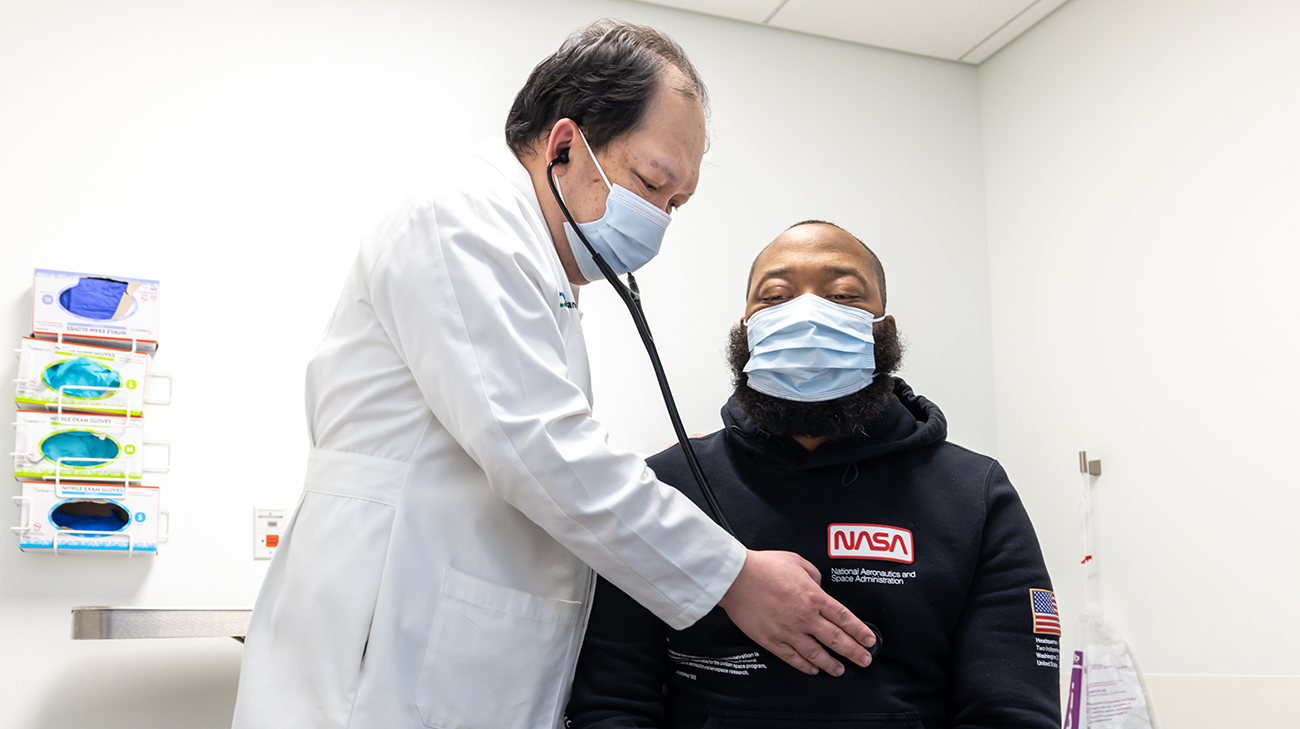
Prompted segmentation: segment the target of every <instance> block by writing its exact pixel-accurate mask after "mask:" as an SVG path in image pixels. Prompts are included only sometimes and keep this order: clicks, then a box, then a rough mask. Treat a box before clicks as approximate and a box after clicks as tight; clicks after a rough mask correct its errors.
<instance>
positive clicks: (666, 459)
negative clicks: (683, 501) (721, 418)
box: [646, 430, 726, 496]
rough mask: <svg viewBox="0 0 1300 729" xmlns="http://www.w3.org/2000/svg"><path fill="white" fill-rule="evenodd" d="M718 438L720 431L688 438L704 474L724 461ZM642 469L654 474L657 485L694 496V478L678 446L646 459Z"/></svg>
mask: <svg viewBox="0 0 1300 729" xmlns="http://www.w3.org/2000/svg"><path fill="white" fill-rule="evenodd" d="M722 436H723V433H722V431H721V430H717V431H714V432H712V433H709V434H707V435H693V436H691V449H692V450H694V451H695V457H696V458H698V459H699V461H700V466H701V467H702V468H703V469H704V470H705V472H706V474H707V472H708V471H709V470H711V468H716V467H717V466H716V463H717V461H718V459H721V458H726V453H725V446H724V441H725V439H724V438H723V437H722ZM646 465H647V466H649V467H650V470H652V471H654V472H655V476H656V477H657V478H658V479H659V480H660V481H663V482H664V483H666V484H668V485H669V486H672V487H674V488H676V489H677V490H678V491H682V492H683V493H685V494H687V495H688V496H694V495H695V492H696V491H697V490H698V487H697V486H696V484H695V476H694V475H692V474H691V468H690V465H689V464H687V462H686V454H685V453H684V452H683V451H682V446H681V444H680V443H674V444H672V445H670V446H668V447H667V448H665V449H663V450H662V451H659V452H658V453H656V454H654V455H653V456H650V457H649V458H647V459H646Z"/></svg>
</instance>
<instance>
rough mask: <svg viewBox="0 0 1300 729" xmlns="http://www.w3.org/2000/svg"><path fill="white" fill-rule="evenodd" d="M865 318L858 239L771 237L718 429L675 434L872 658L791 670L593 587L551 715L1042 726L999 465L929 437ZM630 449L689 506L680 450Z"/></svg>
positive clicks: (695, 491) (934, 422) (1040, 600)
mask: <svg viewBox="0 0 1300 729" xmlns="http://www.w3.org/2000/svg"><path fill="white" fill-rule="evenodd" d="M884 311H885V272H884V269H883V267H882V266H881V265H880V261H879V259H878V258H876V256H875V254H874V253H872V252H871V251H870V250H869V249H868V248H867V247H866V246H865V245H863V244H862V242H861V241H859V240H858V239H857V238H855V237H853V236H852V235H850V234H849V233H848V232H846V231H844V230H842V229H840V228H838V227H836V226H834V225H831V224H829V223H823V222H819V221H808V222H804V223H799V224H796V225H794V226H793V227H791V228H790V229H788V230H786V231H785V232H784V233H782V234H781V235H780V236H778V237H777V238H776V240H774V241H773V242H772V243H771V244H770V245H768V246H767V248H766V249H764V250H763V252H762V253H760V254H759V256H758V259H757V260H755V261H754V265H753V268H752V269H751V271H750V278H749V287H748V300H747V302H746V308H745V319H744V320H743V321H742V322H741V323H740V324H737V325H736V326H735V327H734V328H733V330H732V332H731V339H730V347H729V356H730V361H731V367H732V371H733V373H734V378H735V392H734V394H733V395H732V397H731V399H730V400H729V401H728V402H727V404H726V405H725V406H724V407H723V409H722V419H723V422H724V424H725V426H726V427H725V428H724V429H723V430H720V431H718V432H716V433H712V434H710V435H707V436H703V437H701V438H698V439H696V440H695V441H694V446H695V450H696V452H697V453H698V454H699V457H700V460H701V462H702V464H703V467H704V470H705V473H706V475H707V476H708V479H709V483H710V484H711V485H712V487H713V489H714V491H715V492H716V494H717V498H718V501H719V502H720V505H721V507H722V510H723V512H725V514H726V516H727V517H728V519H729V520H730V522H731V524H732V526H733V527H735V529H736V531H737V536H738V537H739V538H740V541H742V542H743V543H744V544H745V545H746V546H747V547H749V548H750V549H782V550H789V551H792V552H796V553H798V554H800V555H802V556H803V557H804V558H805V559H807V560H809V561H810V562H812V564H813V565H815V566H816V568H817V569H818V570H819V571H820V572H821V580H822V585H823V587H825V589H826V591H827V592H828V593H829V594H830V595H831V597H834V598H835V599H836V600H839V601H840V602H841V603H843V604H844V605H845V606H846V607H847V608H848V609H850V610H852V611H853V612H854V614H856V615H860V616H862V617H863V618H864V619H866V620H869V621H871V622H872V623H873V624H874V625H875V626H876V627H878V628H879V630H878V634H879V635H880V638H881V643H880V650H879V652H878V653H877V654H876V656H875V658H874V660H873V661H872V663H871V665H869V666H868V667H866V668H859V667H857V666H855V665H852V664H847V665H845V672H844V674H843V675H842V676H839V677H832V676H829V675H825V674H821V675H812V676H810V675H805V674H803V673H800V672H799V671H797V670H795V669H793V668H791V667H789V666H788V665H786V664H785V663H784V662H782V661H781V660H779V659H776V658H775V657H774V656H773V655H771V654H769V653H768V652H766V651H765V650H764V649H762V648H760V647H758V646H757V645H756V644H754V643H753V642H751V641H750V640H749V639H748V638H746V637H745V635H744V634H743V633H741V632H740V630H738V629H737V628H736V627H735V626H734V625H732V624H731V622H730V621H729V620H728V619H727V615H726V613H725V612H723V611H722V610H719V609H714V610H713V612H711V613H709V614H708V615H707V616H705V617H704V618H702V619H701V620H700V621H699V622H697V623H696V624H695V625H693V626H691V627H690V628H687V629H686V630H681V631H678V630H672V629H670V628H668V627H667V626H666V625H665V624H664V623H662V622H661V621H660V620H659V619H658V618H656V617H655V616H654V615H652V614H651V613H650V612H649V611H647V610H645V609H644V608H642V607H641V606H640V605H638V604H637V603H636V602H635V601H633V600H632V599H631V598H629V597H627V596H625V595H624V594H622V593H621V592H620V591H619V590H618V588H616V587H614V586H612V585H610V584H609V583H607V582H605V581H604V580H601V581H600V583H599V585H598V587H597V588H596V598H595V602H594V605H593V608H592V614H591V620H590V624H589V627H588V629H587V636H586V640H585V642H584V644H583V648H582V654H581V658H580V659H579V661H578V669H577V676H576V678H575V681H574V684H573V694H572V698H571V700H570V702H569V705H568V711H567V715H568V720H569V722H570V724H569V725H570V726H571V727H573V728H574V729H587V728H589V727H599V728H600V729H612V728H613V727H664V728H672V729H696V728H697V727H704V726H707V727H709V729H715V728H719V727H721V728H724V729H778V728H780V729H786V728H789V727H817V728H818V729H849V728H850V727H852V728H854V729H859V728H861V729H867V728H870V729H895V728H897V729H904V728H907V729H919V728H921V727H924V729H947V728H949V727H954V728H955V727H962V728H963V729H976V728H987V729H992V728H993V727H998V728H999V729H1010V728H1012V727H1014V728H1015V729H1056V728H1057V727H1060V725H1061V723H1060V721H1061V720H1060V698H1059V696H1060V693H1059V692H1060V688H1059V683H1058V681H1059V671H1058V657H1059V636H1060V622H1059V617H1058V615H1057V611H1056V602H1055V598H1054V597H1053V595H1052V592H1051V589H1052V587H1051V581H1050V580H1049V578H1048V575H1047V568H1046V567H1045V566H1044V564H1043V557H1042V553H1041V551H1040V550H1039V546H1038V540H1037V538H1036V537H1035V536H1034V530H1033V526H1032V525H1031V524H1030V522H1029V517H1028V516H1027V515H1026V513H1025V510H1024V508H1023V507H1022V506H1021V504H1020V499H1019V498H1018V497H1017V496H1016V492H1015V490H1014V489H1013V488H1012V487H1011V483H1010V481H1008V480H1007V475H1006V473H1005V472H1004V471H1003V470H1002V467H1001V466H999V465H998V464H997V462H996V461H994V460H993V459H991V458H988V457H985V456H981V455H979V454H977V453H972V452H970V451H968V450H966V449H964V448H962V447H960V446H957V445H953V444H951V443H948V442H946V441H945V437H946V434H947V423H946V421H945V419H944V416H943V413H942V412H940V411H939V408H938V407H937V406H935V404H934V403H932V402H930V401H929V400H926V399H925V398H924V397H921V396H919V395H917V394H915V393H914V392H913V391H912V388H911V387H909V386H908V385H907V384H906V383H905V382H903V381H902V380H901V379H898V378H896V377H893V376H891V373H893V372H895V371H896V370H897V368H898V366H899V364H900V361H901V358H902V346H901V344H900V342H899V338H898V331H897V327H896V325H895V323H894V318H893V317H892V316H884V317H883V318H882V317H880V315H881V314H883V313H884ZM873 337H874V345H873V342H872V339H873ZM649 462H650V465H651V467H653V468H654V471H655V473H656V474H658V476H659V478H660V479H662V480H664V481H666V482H667V483H669V484H672V485H673V486H675V487H676V488H678V489H679V490H681V491H682V492H684V493H686V494H687V495H689V496H690V497H691V498H692V499H694V500H695V501H696V503H697V504H700V505H701V507H703V506H704V499H703V496H702V495H701V494H700V491H699V487H698V486H697V485H696V484H695V481H694V479H692V477H691V474H690V471H689V469H688V468H687V465H686V461H685V459H684V458H683V456H682V453H681V449H680V446H674V447H673V448H671V449H669V450H667V451H665V452H663V453H660V454H659V455H657V456H654V457H653V458H651V459H650V461H649Z"/></svg>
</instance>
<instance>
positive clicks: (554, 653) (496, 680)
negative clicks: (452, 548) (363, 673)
mask: <svg viewBox="0 0 1300 729" xmlns="http://www.w3.org/2000/svg"><path fill="white" fill-rule="evenodd" d="M582 613H583V604H582V603H581V602H571V601H568V600H555V599H551V598H546V597H540V596H538V595H532V594H529V593H527V592H522V591H520V590H514V589H511V588H509V587H502V586H500V585H495V584H492V583H490V582H486V581H484V580H480V579H478V578H476V577H471V576H470V575H467V574H465V573H463V572H458V571H457V570H454V569H452V568H451V567H448V568H447V569H446V572H445V573H444V575H443V580H442V590H441V592H440V594H439V595H438V608H437V611H436V613H435V615H434V619H433V627H432V630H431V631H430V634H429V645H428V648H427V649H426V651H425V655H424V668H423V670H422V671H421V672H420V683H419V695H418V698H417V699H416V706H417V707H418V708H419V710H420V719H421V720H422V721H423V722H424V725H425V726H428V727H436V728H437V729H453V728H454V729H532V728H534V727H540V728H544V729H550V727H553V726H554V725H555V722H556V718H557V717H558V714H559V710H560V701H561V699H562V698H563V696H562V694H563V689H564V680H563V679H564V672H565V671H566V670H567V668H568V665H569V663H570V660H571V659H572V655H571V654H572V652H573V651H574V650H575V648H576V645H577V641H576V631H577V630H578V628H579V625H580V621H581V619H582Z"/></svg>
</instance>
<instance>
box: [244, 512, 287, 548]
mask: <svg viewBox="0 0 1300 729" xmlns="http://www.w3.org/2000/svg"><path fill="white" fill-rule="evenodd" d="M287 517H288V512H287V511H286V510H285V509H259V508H257V507H253V559H270V558H271V556H272V555H273V554H275V548H276V547H278V546H280V535H281V534H284V528H285V526H287V521H286V520H287Z"/></svg>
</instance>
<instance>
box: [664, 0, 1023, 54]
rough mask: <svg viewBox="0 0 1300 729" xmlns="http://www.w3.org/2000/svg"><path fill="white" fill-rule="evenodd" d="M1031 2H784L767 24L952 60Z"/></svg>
mask: <svg viewBox="0 0 1300 729" xmlns="http://www.w3.org/2000/svg"><path fill="white" fill-rule="evenodd" d="M663 4H668V3H663ZM674 4H676V3H674ZM704 4H712V3H703V2H694V1H689V0H682V4H681V6H680V7H686V8H689V9H696V7H695V6H699V5H704ZM718 4H720V5H722V4H725V5H731V4H733V3H730V2H727V3H718ZM766 4H767V3H762V5H766ZM1033 4H1034V0H788V1H787V2H786V4H785V5H784V6H783V7H782V8H781V9H780V10H779V11H778V12H777V13H776V15H775V16H774V17H773V18H772V20H771V21H770V23H769V24H770V25H772V26H775V27H778V28H786V29H788V30H797V31H800V32H803V33H811V34H814V35H821V36H826V37H829V38H839V39H840V40H846V41H851V42H854V43H865V44H867V45H872V46H879V47H881V48H891V49H894V50H900V51H907V52H909V53H918V54H921V55H925V56H935V57H937V58H946V59H949V60H953V61H956V60H959V59H960V58H961V57H962V56H964V55H966V54H967V53H969V52H971V50H972V49H974V48H975V47H976V46H980V45H981V44H983V43H984V42H985V40H986V39H988V38H989V36H991V35H993V34H995V33H997V32H998V30H999V29H1000V28H1002V26H1003V25H1004V24H1006V23H1007V21H1010V20H1011V19H1012V18H1015V17H1016V16H1017V15H1018V14H1020V13H1021V11H1024V10H1025V9H1026V8H1028V7H1029V6H1031V5H1033ZM705 12H707V11H705ZM1031 25H1032V23H1031ZM1026 27H1028V26H1026ZM1012 37H1014V36H1012ZM1008 40H1009V39H1008ZM990 54H991V52H990Z"/></svg>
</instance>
